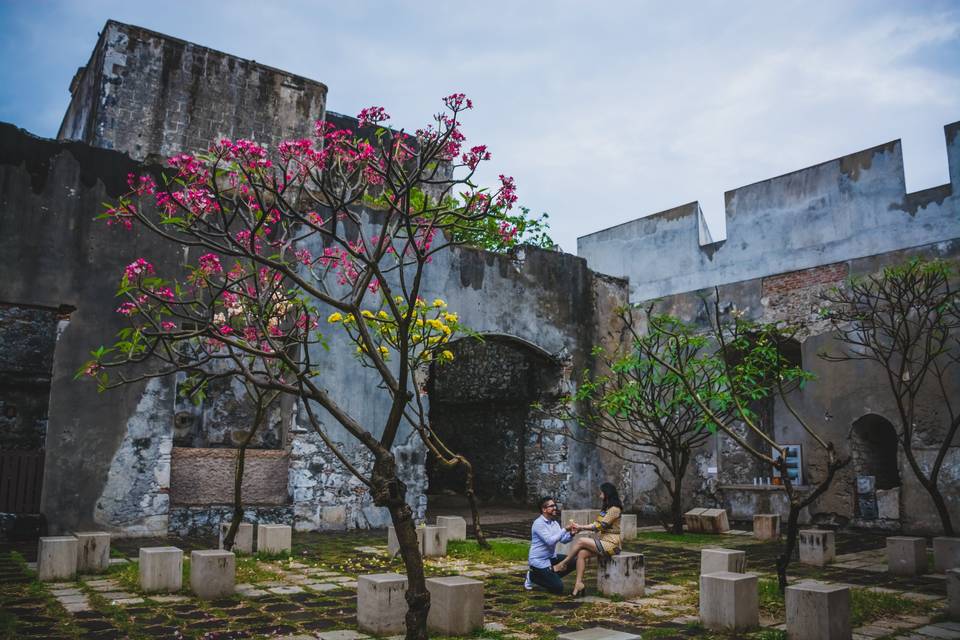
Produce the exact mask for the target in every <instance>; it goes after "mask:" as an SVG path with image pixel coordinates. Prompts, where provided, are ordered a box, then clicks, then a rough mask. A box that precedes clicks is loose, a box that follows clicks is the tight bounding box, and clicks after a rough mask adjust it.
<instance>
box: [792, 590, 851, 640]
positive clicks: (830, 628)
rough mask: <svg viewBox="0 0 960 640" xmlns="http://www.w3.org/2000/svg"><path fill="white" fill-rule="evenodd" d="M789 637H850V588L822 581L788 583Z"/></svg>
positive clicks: (813, 639) (794, 639) (826, 639)
mask: <svg viewBox="0 0 960 640" xmlns="http://www.w3.org/2000/svg"><path fill="white" fill-rule="evenodd" d="M786 608H787V636H788V637H789V638H790V640H850V638H852V637H853V633H852V628H851V626H850V588H849V587H841V586H838V585H832V584H822V583H819V582H801V583H800V584H795V585H792V586H789V587H787V593H786Z"/></svg>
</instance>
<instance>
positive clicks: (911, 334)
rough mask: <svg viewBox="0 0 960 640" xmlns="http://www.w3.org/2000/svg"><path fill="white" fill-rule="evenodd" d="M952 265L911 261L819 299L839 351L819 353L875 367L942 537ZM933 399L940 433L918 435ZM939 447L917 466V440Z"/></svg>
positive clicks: (957, 321) (951, 421) (953, 330)
mask: <svg viewBox="0 0 960 640" xmlns="http://www.w3.org/2000/svg"><path fill="white" fill-rule="evenodd" d="M954 269H955V266H954V265H953V264H951V263H950V262H947V261H944V260H930V261H924V260H912V261H910V262H907V263H905V264H901V265H894V266H891V267H887V268H885V269H883V270H882V271H881V272H880V273H878V274H875V275H871V276H868V277H866V278H861V279H858V280H854V281H853V282H851V283H850V285H849V287H844V288H836V289H833V290H831V291H828V292H826V293H824V295H823V299H824V301H825V302H826V303H827V306H826V307H825V308H824V310H823V314H824V315H825V316H826V317H827V318H828V319H829V320H830V322H831V323H832V324H833V327H834V330H835V333H834V336H835V338H836V339H837V341H838V342H840V344H841V349H840V350H839V352H834V353H823V354H821V355H822V356H823V357H824V358H825V359H826V360H828V361H833V362H842V361H853V360H862V361H865V362H869V363H872V365H873V366H874V367H877V368H879V370H880V371H882V373H883V377H884V379H885V380H886V382H887V387H888V389H889V391H890V395H891V397H892V398H893V400H894V401H895V404H896V407H897V414H898V417H899V421H898V425H897V440H899V442H900V446H901V447H902V448H903V456H904V458H906V460H907V463H908V464H909V465H910V468H911V469H912V470H913V473H914V475H915V476H916V478H917V481H918V482H919V483H920V485H921V486H922V487H923V488H924V489H926V491H927V493H929V494H930V499H931V500H932V501H933V505H934V507H935V508H936V510H937V514H938V515H939V516H940V523H941V525H942V526H943V531H944V534H945V535H948V536H952V535H954V531H955V530H954V528H953V522H952V521H951V519H950V510H949V509H948V508H947V502H946V500H945V499H944V496H943V492H942V491H941V488H940V474H941V472H942V471H943V466H944V462H946V458H947V454H948V453H949V452H950V448H951V447H953V446H954V441H955V440H956V439H957V433H958V431H960V406H958V402H957V397H956V387H955V385H956V382H955V381H954V380H955V379H956V375H957V373H956V372H957V369H956V368H955V367H956V366H957V365H958V364H960V339H958V337H957V332H958V330H960V289H957V287H956V285H955V283H954V282H952V280H953V278H954V277H955V276H954ZM924 394H931V395H932V396H933V398H934V401H933V402H935V403H936V404H937V405H939V406H940V407H941V408H943V409H944V410H945V411H946V424H945V425H944V426H945V429H944V430H943V431H942V432H940V433H937V434H935V435H934V434H927V433H924V430H923V429H918V424H917V423H918V420H917V417H918V413H919V412H920V410H922V408H923V405H924V403H929V402H930V400H929V398H930V395H927V396H924ZM924 439H926V440H928V441H931V442H934V443H936V449H935V451H936V453H935V455H934V458H933V460H932V462H931V463H930V464H924V462H923V461H922V460H920V459H918V456H917V451H916V447H917V445H918V444H921V443H920V442H919V441H922V440H924Z"/></svg>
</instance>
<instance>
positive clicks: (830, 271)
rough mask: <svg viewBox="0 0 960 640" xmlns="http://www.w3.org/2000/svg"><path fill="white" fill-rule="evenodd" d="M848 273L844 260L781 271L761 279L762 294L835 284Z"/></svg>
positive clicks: (774, 293) (768, 294)
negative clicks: (785, 271) (809, 267)
mask: <svg viewBox="0 0 960 640" xmlns="http://www.w3.org/2000/svg"><path fill="white" fill-rule="evenodd" d="M849 274H850V265H849V264H847V263H846V262H835V263H833V264H828V265H824V266H822V267H814V268H813V269H801V270H800V271H790V272H788V273H781V274H778V275H775V276H769V277H766V278H764V279H763V295H764V296H770V295H776V294H780V293H790V292H792V291H796V290H797V289H805V288H807V287H812V286H815V285H823V284H829V285H835V284H838V283H840V282H843V281H844V280H845V279H846V278H847V276H848V275H849Z"/></svg>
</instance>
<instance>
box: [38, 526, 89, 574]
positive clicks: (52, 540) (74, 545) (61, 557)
mask: <svg viewBox="0 0 960 640" xmlns="http://www.w3.org/2000/svg"><path fill="white" fill-rule="evenodd" d="M78 549H79V542H78V541H77V539H76V538H74V537H73V536H47V537H43V538H40V542H39V545H38V547H37V578H39V579H40V580H42V581H44V582H50V581H53V580H73V579H74V578H75V577H76V575H77V552H78Z"/></svg>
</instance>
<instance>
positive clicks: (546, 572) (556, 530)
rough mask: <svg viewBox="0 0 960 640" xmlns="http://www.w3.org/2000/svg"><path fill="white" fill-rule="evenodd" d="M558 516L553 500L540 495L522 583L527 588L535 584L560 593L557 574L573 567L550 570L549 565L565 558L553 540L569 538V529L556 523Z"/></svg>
mask: <svg viewBox="0 0 960 640" xmlns="http://www.w3.org/2000/svg"><path fill="white" fill-rule="evenodd" d="M559 518H560V509H559V508H558V507H557V501H556V500H554V499H553V498H541V499H540V517H539V518H537V519H536V520H534V521H533V526H532V527H531V528H530V555H529V556H528V561H529V564H530V571H528V572H527V579H526V581H524V585H523V586H524V587H525V588H526V589H528V590H529V589H533V585H537V586H540V587H543V588H544V589H546V590H547V591H549V592H550V593H555V594H557V595H559V594H561V593H563V581H562V580H561V578H563V576H565V575H567V574H568V573H570V572H571V571H573V567H570V568H568V569H567V570H566V571H561V572H560V573H557V572H555V571H554V570H553V565H555V564H559V563H560V562H561V561H562V560H563V559H564V558H566V556H565V555H563V554H560V555H557V544H558V543H560V542H570V540H572V539H573V535H572V534H571V533H570V531H569V530H568V529H564V528H563V527H561V526H560V522H559Z"/></svg>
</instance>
